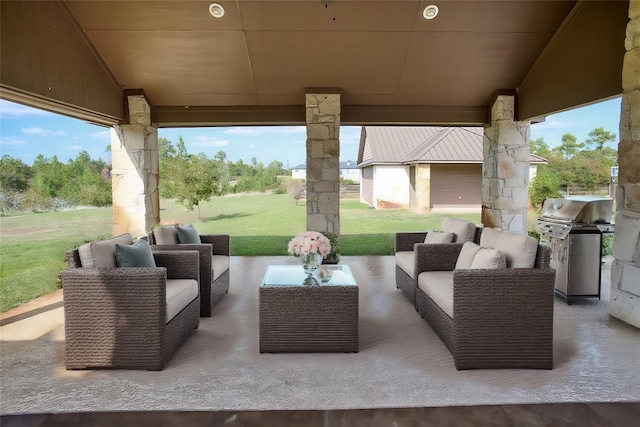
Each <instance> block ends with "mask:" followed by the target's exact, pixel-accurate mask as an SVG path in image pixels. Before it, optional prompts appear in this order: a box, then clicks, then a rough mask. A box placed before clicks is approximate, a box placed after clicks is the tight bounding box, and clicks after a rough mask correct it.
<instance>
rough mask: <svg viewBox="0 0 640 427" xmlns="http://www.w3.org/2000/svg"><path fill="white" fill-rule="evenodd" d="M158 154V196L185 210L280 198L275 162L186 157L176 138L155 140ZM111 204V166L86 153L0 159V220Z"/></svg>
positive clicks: (278, 165) (279, 170) (221, 156)
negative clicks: (242, 197)
mask: <svg viewBox="0 0 640 427" xmlns="http://www.w3.org/2000/svg"><path fill="white" fill-rule="evenodd" d="M107 151H110V149H109V147H107ZM158 154H159V160H160V180H159V190H160V196H161V197H164V198H170V199H175V200H176V201H177V203H179V204H181V205H183V206H184V207H186V208H187V209H188V210H193V209H194V208H199V206H200V202H203V201H208V200H210V199H211V197H213V196H220V195H224V194H228V193H241V192H248V191H256V192H264V191H268V190H272V191H275V192H284V191H286V190H285V189H284V188H282V185H281V180H280V176H282V175H287V174H290V171H286V170H284V169H283V165H282V163H281V162H278V161H273V162H271V163H269V164H268V165H267V166H264V164H263V163H262V162H258V160H257V159H256V158H255V157H253V158H252V159H251V163H244V162H243V161H242V160H238V161H237V162H232V161H229V160H227V154H226V153H225V152H224V151H219V152H218V153H217V154H216V155H215V156H214V157H213V158H208V157H207V156H206V155H205V154H204V153H199V154H192V153H189V152H188V151H187V148H186V145H185V143H184V140H183V138H182V137H179V139H178V143H177V144H176V145H175V146H174V144H173V143H172V142H171V141H170V140H168V139H166V138H159V140H158ZM111 203H112V190H111V165H110V164H109V163H107V162H105V161H103V160H102V159H98V160H93V159H91V157H90V156H89V154H88V153H87V152H86V151H82V152H80V153H79V154H78V155H77V156H76V158H75V159H70V160H68V161H67V162H66V163H63V162H61V161H60V160H59V159H58V157H57V156H53V157H50V158H47V157H44V156H43V155H41V154H40V155H38V156H37V157H36V159H35V160H34V162H33V165H32V166H29V165H27V164H25V163H24V162H23V161H22V160H20V159H15V158H13V157H11V156H9V155H4V156H2V158H0V213H1V214H2V215H11V214H15V213H19V212H29V211H31V212H44V211H51V210H60V209H64V208H67V207H72V206H83V205H86V206H109V205H111Z"/></svg>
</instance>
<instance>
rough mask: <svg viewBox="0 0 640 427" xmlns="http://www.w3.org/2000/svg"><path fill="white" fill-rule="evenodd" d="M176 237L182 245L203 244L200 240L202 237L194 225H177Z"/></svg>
mask: <svg viewBox="0 0 640 427" xmlns="http://www.w3.org/2000/svg"><path fill="white" fill-rule="evenodd" d="M176 235H177V237H178V241H179V242H180V243H189V244H196V245H199V244H200V243H202V241H201V240H200V235H199V234H198V232H197V231H196V229H195V227H194V226H193V224H189V225H177V226H176Z"/></svg>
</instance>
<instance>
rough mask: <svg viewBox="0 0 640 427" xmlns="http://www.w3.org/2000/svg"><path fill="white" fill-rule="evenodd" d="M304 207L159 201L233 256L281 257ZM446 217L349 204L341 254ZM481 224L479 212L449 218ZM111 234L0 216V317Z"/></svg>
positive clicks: (385, 249)
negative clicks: (220, 240)
mask: <svg viewBox="0 0 640 427" xmlns="http://www.w3.org/2000/svg"><path fill="white" fill-rule="evenodd" d="M306 212H307V211H306V206H305V204H304V202H301V203H300V205H299V206H296V205H295V203H294V201H293V199H292V198H291V197H290V196H288V195H286V194H280V195H276V194H273V195H271V194H269V195H265V194H260V195H250V196H234V197H222V198H215V199H213V200H212V201H211V202H209V203H204V204H203V205H202V206H201V210H200V215H199V216H198V212H197V211H195V212H187V211H186V210H185V209H184V208H183V207H181V206H178V205H175V204H174V203H173V202H172V201H166V200H163V201H162V202H161V212H160V215H161V218H162V222H163V223H167V224H169V223H176V222H178V223H183V224H189V223H192V224H194V225H195V227H196V229H197V230H198V232H200V233H201V234H207V233H226V234H229V235H230V236H231V254H232V255H246V256H251V255H286V254H287V249H286V248H287V243H288V242H289V240H290V239H291V237H293V236H294V235H295V234H297V233H299V232H301V231H304V230H305V229H306ZM443 216H444V215H428V214H414V213H411V212H409V211H407V210H392V211H380V210H373V209H368V207H367V205H365V204H363V203H360V202H358V201H357V200H353V199H345V200H343V201H342V203H341V206H340V220H341V237H340V246H341V251H342V255H391V254H393V252H394V233H395V232H397V231H422V230H427V229H438V228H439V227H440V224H441V222H442V217H443ZM452 216H457V217H460V218H465V219H468V220H470V221H473V222H475V223H479V221H480V216H479V215H478V214H461V215H452ZM111 235H112V210H111V208H95V209H81V210H74V211H67V212H50V213H40V214H28V215H21V216H16V217H5V218H0V239H1V240H0V312H4V311H7V310H9V309H11V308H13V307H16V306H18V305H20V304H22V303H24V302H27V301H29V300H31V299H33V298H36V297H38V296H41V295H44V294H46V293H49V292H51V291H52V290H54V289H57V288H59V286H60V281H59V272H60V270H61V269H62V268H64V253H65V250H66V249H68V248H73V247H77V246H79V245H80V244H82V243H84V242H90V241H93V240H98V239H101V238H105V237H109V236H111Z"/></svg>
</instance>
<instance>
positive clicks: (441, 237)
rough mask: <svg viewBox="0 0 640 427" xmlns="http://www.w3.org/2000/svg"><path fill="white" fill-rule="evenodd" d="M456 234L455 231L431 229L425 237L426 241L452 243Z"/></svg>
mask: <svg viewBox="0 0 640 427" xmlns="http://www.w3.org/2000/svg"><path fill="white" fill-rule="evenodd" d="M454 238H455V235H454V234H453V233H445V232H443V231H429V232H427V235H426V237H425V238H424V242H425V243H451V242H453V239H454Z"/></svg>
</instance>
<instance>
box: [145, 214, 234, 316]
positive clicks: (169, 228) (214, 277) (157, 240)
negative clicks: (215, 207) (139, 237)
mask: <svg viewBox="0 0 640 427" xmlns="http://www.w3.org/2000/svg"><path fill="white" fill-rule="evenodd" d="M199 238H200V241H201V243H195V244H188V243H187V244H185V243H180V242H179V240H178V236H177V232H176V226H175V225H163V226H159V227H156V228H154V229H153V231H152V232H151V233H149V235H148V239H149V243H151V245H152V246H151V248H152V249H153V250H154V251H175V250H196V251H198V253H199V254H200V316H202V317H211V308H212V307H213V306H214V305H215V303H216V302H218V301H219V300H220V299H221V298H222V297H223V296H224V295H225V294H226V293H227V292H229V262H230V254H231V251H230V247H229V235H228V234H200V235H199Z"/></svg>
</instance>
